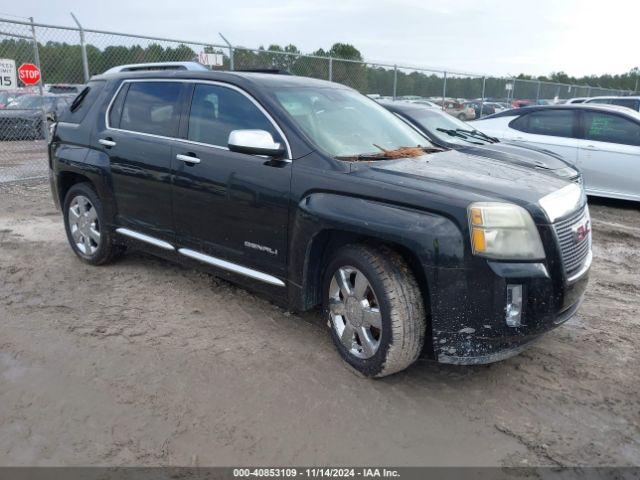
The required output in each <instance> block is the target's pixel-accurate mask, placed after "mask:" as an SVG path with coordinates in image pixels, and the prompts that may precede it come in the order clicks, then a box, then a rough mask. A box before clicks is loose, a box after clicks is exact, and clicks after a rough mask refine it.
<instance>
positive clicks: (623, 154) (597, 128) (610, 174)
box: [578, 111, 640, 198]
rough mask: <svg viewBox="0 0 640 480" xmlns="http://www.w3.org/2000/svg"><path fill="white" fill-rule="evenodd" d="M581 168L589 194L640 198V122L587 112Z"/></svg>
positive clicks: (581, 151) (609, 114) (581, 145)
mask: <svg viewBox="0 0 640 480" xmlns="http://www.w3.org/2000/svg"><path fill="white" fill-rule="evenodd" d="M582 125H583V128H584V132H583V139H582V140H580V153H579V161H578V166H579V167H580V170H581V171H582V175H583V177H584V183H585V188H586V189H587V193H592V194H594V195H608V194H612V195H618V196H624V197H635V198H640V123H636V122H634V121H632V120H630V119H628V118H625V117H623V116H622V115H617V114H615V113H609V112H596V111H585V112H583V113H582Z"/></svg>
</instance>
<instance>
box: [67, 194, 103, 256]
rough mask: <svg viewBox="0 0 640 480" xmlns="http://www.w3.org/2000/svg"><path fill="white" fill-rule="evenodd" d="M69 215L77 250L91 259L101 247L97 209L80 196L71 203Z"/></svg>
mask: <svg viewBox="0 0 640 480" xmlns="http://www.w3.org/2000/svg"><path fill="white" fill-rule="evenodd" d="M67 215H68V219H69V230H70V231H71V238H73V242H74V243H75V245H76V248H77V249H78V251H79V252H80V253H81V254H83V255H85V256H87V257H90V256H91V255H93V254H94V253H96V251H97V250H98V248H99V247H100V223H99V222H98V212H97V211H96V208H95V207H94V206H93V204H92V203H91V202H90V201H89V199H88V198H87V197H85V196H82V195H78V196H77V197H74V199H73V200H72V201H71V204H70V205H69V212H68V213H67Z"/></svg>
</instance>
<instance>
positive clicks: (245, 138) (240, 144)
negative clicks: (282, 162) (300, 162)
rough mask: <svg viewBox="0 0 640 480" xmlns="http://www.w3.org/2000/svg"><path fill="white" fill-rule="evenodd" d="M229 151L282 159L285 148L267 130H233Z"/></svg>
mask: <svg viewBox="0 0 640 480" xmlns="http://www.w3.org/2000/svg"><path fill="white" fill-rule="evenodd" d="M227 143H228V147H229V150H231V151H232V152H238V153H246V154H249V155H267V156H269V157H281V156H282V155H284V147H283V146H282V144H281V143H277V142H276V141H275V140H274V139H273V137H272V136H271V134H270V133H269V132H267V131H265V130H233V131H232V132H231V133H230V134H229V140H228V142H227Z"/></svg>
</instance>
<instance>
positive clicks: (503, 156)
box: [458, 142, 577, 179]
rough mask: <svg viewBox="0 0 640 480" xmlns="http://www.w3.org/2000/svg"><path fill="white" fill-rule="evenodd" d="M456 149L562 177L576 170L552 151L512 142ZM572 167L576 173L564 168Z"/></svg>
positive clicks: (567, 176)
mask: <svg viewBox="0 0 640 480" xmlns="http://www.w3.org/2000/svg"><path fill="white" fill-rule="evenodd" d="M458 150H459V151H461V152H464V153H468V154H470V155H476V156H481V157H486V158H491V159H494V160H499V161H502V162H509V163H513V164H515V165H520V166H523V167H533V168H535V169H536V170H539V171H542V172H546V173H552V174H555V175H558V176H560V177H562V178H566V179H571V178H574V177H575V176H576V174H577V170H576V169H575V168H574V167H572V166H571V165H570V164H569V163H568V162H565V161H564V160H562V158H561V157H560V156H558V155H556V154H554V153H553V152H549V151H546V150H543V149H541V148H535V147H524V146H520V145H514V144H512V143H503V142H500V143H492V144H486V145H469V146H467V145H465V146H463V147H458ZM567 167H569V168H571V169H573V170H574V171H575V172H576V173H575V174H573V175H571V174H570V173H569V172H568V171H567V170H566V169H567Z"/></svg>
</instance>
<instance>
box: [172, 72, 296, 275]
mask: <svg viewBox="0 0 640 480" xmlns="http://www.w3.org/2000/svg"><path fill="white" fill-rule="evenodd" d="M181 128H182V130H181V134H182V135H181V136H183V137H184V140H183V141H176V142H175V143H174V148H173V152H172V166H173V171H174V175H175V179H174V194H173V199H174V210H173V211H174V225H175V230H176V233H177V235H178V238H179V242H180V244H181V245H183V246H185V247H187V248H189V249H190V250H192V251H196V252H201V253H203V254H205V255H207V256H210V257H214V258H215V259H220V260H223V261H228V262H232V263H233V264H234V265H235V266H237V267H242V268H249V269H253V270H256V271H259V272H265V273H267V274H269V275H275V276H277V277H280V278H284V277H286V258H287V223H288V215H289V196H290V185H291V163H290V162H288V161H286V162H284V161H283V162H273V161H271V160H270V159H268V158H265V157H262V156H256V155H246V154H243V153H236V152H231V151H229V150H228V149H227V140H228V138H229V133H230V132H231V131H233V130H243V129H259V130H266V131H268V132H270V133H271V134H272V135H273V137H274V139H275V140H276V141H278V142H282V141H283V139H282V138H281V135H280V134H279V132H278V130H277V129H276V128H275V126H274V124H273V122H272V121H271V120H270V119H268V118H267V116H266V115H265V114H264V113H263V112H262V111H261V109H260V108H258V106H257V105H256V103H255V101H254V100H253V99H251V98H250V97H249V96H248V95H246V94H245V93H243V92H242V91H240V90H238V89H235V88H234V87H231V86H225V84H211V83H202V84H195V85H193V86H192V94H191V104H190V111H189V114H188V117H187V119H186V121H185V122H183V125H182V127H181ZM242 268H240V269H238V268H235V271H236V272H239V273H242ZM230 270H234V269H233V268H231V269H230ZM249 276H251V275H249Z"/></svg>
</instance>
